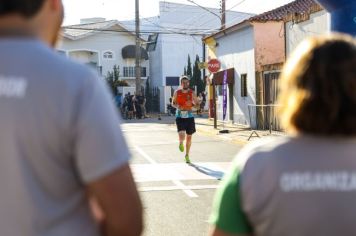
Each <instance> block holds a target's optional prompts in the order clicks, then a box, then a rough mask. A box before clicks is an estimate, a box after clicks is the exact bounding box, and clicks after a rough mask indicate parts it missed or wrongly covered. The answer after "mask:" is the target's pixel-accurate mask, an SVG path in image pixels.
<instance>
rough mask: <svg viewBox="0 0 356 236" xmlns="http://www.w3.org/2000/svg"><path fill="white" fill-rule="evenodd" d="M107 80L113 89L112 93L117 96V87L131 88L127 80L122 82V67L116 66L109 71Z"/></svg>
mask: <svg viewBox="0 0 356 236" xmlns="http://www.w3.org/2000/svg"><path fill="white" fill-rule="evenodd" d="M105 80H106V82H107V83H108V85H109V86H110V88H111V91H112V93H113V94H114V96H115V95H117V87H119V86H120V87H125V86H129V84H128V83H127V82H126V81H125V80H120V67H119V66H117V65H114V67H113V70H112V71H108V73H107V75H106V76H105Z"/></svg>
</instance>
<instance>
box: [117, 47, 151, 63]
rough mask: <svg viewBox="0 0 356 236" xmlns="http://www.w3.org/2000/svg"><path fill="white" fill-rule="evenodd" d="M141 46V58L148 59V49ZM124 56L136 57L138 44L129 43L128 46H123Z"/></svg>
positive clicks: (125, 57)
mask: <svg viewBox="0 0 356 236" xmlns="http://www.w3.org/2000/svg"><path fill="white" fill-rule="evenodd" d="M140 48H141V59H145V60H148V54H147V51H146V50H145V49H144V48H142V47H140ZM121 54H122V58H124V59H133V58H136V45H127V46H126V47H124V48H122V50H121Z"/></svg>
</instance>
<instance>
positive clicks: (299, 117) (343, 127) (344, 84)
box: [280, 35, 356, 136]
mask: <svg viewBox="0 0 356 236" xmlns="http://www.w3.org/2000/svg"><path fill="white" fill-rule="evenodd" d="M281 82H282V88H281V89H282V90H281V92H282V94H281V97H280V102H281V104H283V107H282V115H283V116H282V122H283V123H284V126H285V128H287V129H290V130H295V131H297V132H302V133H309V134H316V135H342V136H355V135H356V41H355V39H353V38H352V37H350V36H346V35H329V36H324V37H314V38H310V39H308V40H307V41H305V42H304V43H303V44H301V45H300V47H299V48H298V49H297V50H296V52H295V53H294V54H293V56H292V57H291V58H290V59H289V61H288V62H287V65H286V66H285V68H284V71H283V73H282V81H281Z"/></svg>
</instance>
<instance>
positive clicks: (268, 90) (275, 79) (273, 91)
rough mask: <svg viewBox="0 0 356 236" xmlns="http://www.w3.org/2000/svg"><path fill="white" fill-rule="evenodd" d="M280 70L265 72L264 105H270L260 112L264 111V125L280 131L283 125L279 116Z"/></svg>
mask: <svg viewBox="0 0 356 236" xmlns="http://www.w3.org/2000/svg"><path fill="white" fill-rule="evenodd" d="M279 75H280V72H279V71H273V72H265V73H264V74H263V81H264V88H263V90H264V99H263V105H269V106H268V107H269V108H268V109H263V110H262V111H261V112H260V113H263V114H262V115H263V117H264V119H263V122H264V124H263V127H267V128H268V129H269V130H276V131H280V130H281V126H280V122H279V119H278V116H277V108H278V105H277V98H278V93H279Z"/></svg>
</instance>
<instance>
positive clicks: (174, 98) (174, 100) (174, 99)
mask: <svg viewBox="0 0 356 236" xmlns="http://www.w3.org/2000/svg"><path fill="white" fill-rule="evenodd" d="M171 105H172V107H174V108H177V109H179V106H178V104H177V90H176V91H174V94H173V97H172V104H171Z"/></svg>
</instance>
